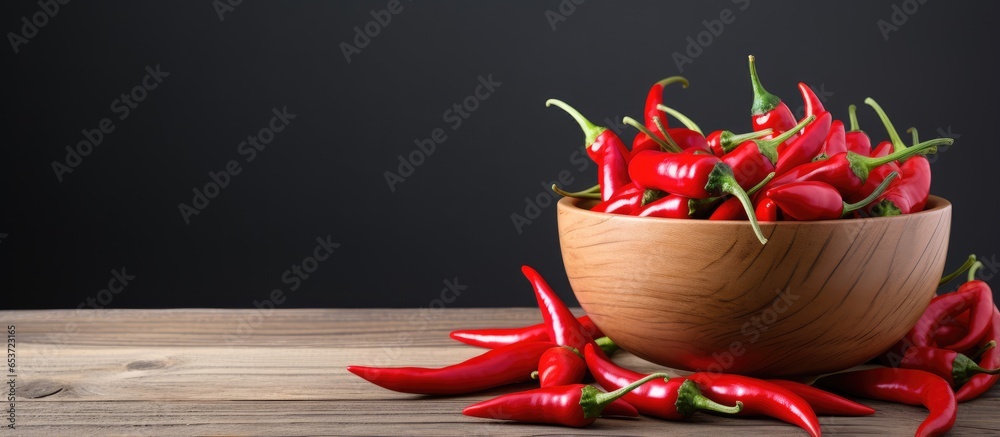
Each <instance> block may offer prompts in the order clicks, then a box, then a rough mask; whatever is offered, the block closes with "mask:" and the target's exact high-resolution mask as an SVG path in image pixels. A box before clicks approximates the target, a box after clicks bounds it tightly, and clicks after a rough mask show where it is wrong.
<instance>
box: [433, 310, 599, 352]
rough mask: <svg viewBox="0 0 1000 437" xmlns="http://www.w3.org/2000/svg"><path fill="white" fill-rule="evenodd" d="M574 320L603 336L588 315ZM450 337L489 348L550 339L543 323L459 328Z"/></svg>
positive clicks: (590, 331) (596, 335)
mask: <svg viewBox="0 0 1000 437" xmlns="http://www.w3.org/2000/svg"><path fill="white" fill-rule="evenodd" d="M576 320H578V321H579V322H580V325H581V326H583V327H584V329H586V330H587V333H588V334H590V336H591V337H594V338H597V337H603V336H604V334H602V333H601V330H600V328H598V327H597V325H595V324H594V322H593V321H592V320H590V316H580V317H577V318H576ZM449 335H450V336H451V338H453V339H455V340H458V341H460V342H462V343H465V344H468V345H472V346H479V347H485V348H489V349H493V348H498V347H500V346H507V345H509V344H514V343H527V342H532V341H551V339H550V338H549V328H548V327H547V326H545V323H539V324H537V325H531V326H524V327H520V328H489V329H459V330H455V331H451V334H449Z"/></svg>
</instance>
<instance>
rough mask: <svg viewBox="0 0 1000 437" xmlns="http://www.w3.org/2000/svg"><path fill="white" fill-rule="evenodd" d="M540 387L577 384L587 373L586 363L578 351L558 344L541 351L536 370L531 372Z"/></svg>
mask: <svg viewBox="0 0 1000 437" xmlns="http://www.w3.org/2000/svg"><path fill="white" fill-rule="evenodd" d="M531 375H532V379H535V378H536V377H537V379H538V385H540V386H541V387H553V386H557V385H569V384H577V383H580V382H582V381H583V377H584V376H586V375H587V363H586V362H584V361H583V357H581V356H580V352H579V351H577V350H576V349H573V348H571V347H569V346H559V347H554V348H552V349H549V350H547V351H545V352H544V353H542V357H541V358H539V359H538V370H537V371H535V372H532V373H531Z"/></svg>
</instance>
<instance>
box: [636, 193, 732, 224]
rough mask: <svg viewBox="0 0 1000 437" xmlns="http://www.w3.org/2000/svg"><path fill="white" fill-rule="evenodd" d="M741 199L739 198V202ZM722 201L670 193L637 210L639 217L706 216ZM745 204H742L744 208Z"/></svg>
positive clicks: (680, 217) (715, 198)
mask: <svg viewBox="0 0 1000 437" xmlns="http://www.w3.org/2000/svg"><path fill="white" fill-rule="evenodd" d="M738 201H739V200H737V202H738ZM720 202H722V198H721V197H712V198H708V199H688V198H687V197H683V196H678V195H676V194H669V195H667V196H665V197H663V198H660V199H657V200H655V201H653V202H650V203H647V204H646V206H643V207H642V208H640V209H639V211H637V212H636V214H635V215H637V216H639V217H661V218H676V219H689V218H699V217H704V216H705V215H707V214H708V211H711V210H712V208H713V207H715V205H718V204H719V203H720ZM742 207H743V205H740V208H742Z"/></svg>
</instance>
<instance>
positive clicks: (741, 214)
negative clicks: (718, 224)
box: [708, 172, 774, 220]
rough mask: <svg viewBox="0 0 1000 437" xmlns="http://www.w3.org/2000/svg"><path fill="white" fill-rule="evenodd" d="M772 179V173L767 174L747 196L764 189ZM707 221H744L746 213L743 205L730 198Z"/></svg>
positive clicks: (734, 198)
mask: <svg viewBox="0 0 1000 437" xmlns="http://www.w3.org/2000/svg"><path fill="white" fill-rule="evenodd" d="M773 177H774V172H771V173H769V174H768V175H767V176H766V177H764V180H762V181H760V182H759V183H758V184H757V185H756V186H754V187H752V188H750V189H749V190H747V195H748V196H753V195H754V194H755V193H756V192H757V191H758V190H760V189H761V188H763V187H764V185H766V184H767V183H768V182H769V181H770V180H771V178H773ZM708 219H709V220H746V219H747V212H746V210H745V209H743V204H742V203H740V199H738V198H736V197H730V198H729V199H726V201H725V202H722V204H721V205H719V207H718V208H715V211H713V212H712V215H711V216H709V217H708Z"/></svg>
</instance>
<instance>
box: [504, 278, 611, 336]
mask: <svg viewBox="0 0 1000 437" xmlns="http://www.w3.org/2000/svg"><path fill="white" fill-rule="evenodd" d="M521 273H524V277H525V278H527V279H528V282H531V287H532V288H534V289H535V298H536V299H537V300H538V308H539V309H541V310H542V317H543V318H544V319H545V326H546V327H547V328H548V333H549V338H551V339H552V341H554V342H555V343H556V344H558V345H559V346H569V347H572V348H575V349H576V350H580V349H583V346H584V345H586V344H594V345H595V346H598V345H597V344H596V343H594V338H593V337H591V336H590V333H589V332H587V329H586V328H584V327H583V325H581V324H580V322H579V321H577V320H576V316H574V315H573V313H572V312H570V310H569V308H567V307H566V304H564V303H563V301H562V299H559V296H558V295H557V294H556V292H555V291H554V290H552V287H550V286H549V284H548V282H545V278H542V275H540V274H539V273H538V272H537V271H535V269H533V268H531V267H529V266H521ZM598 347H599V346H598Z"/></svg>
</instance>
